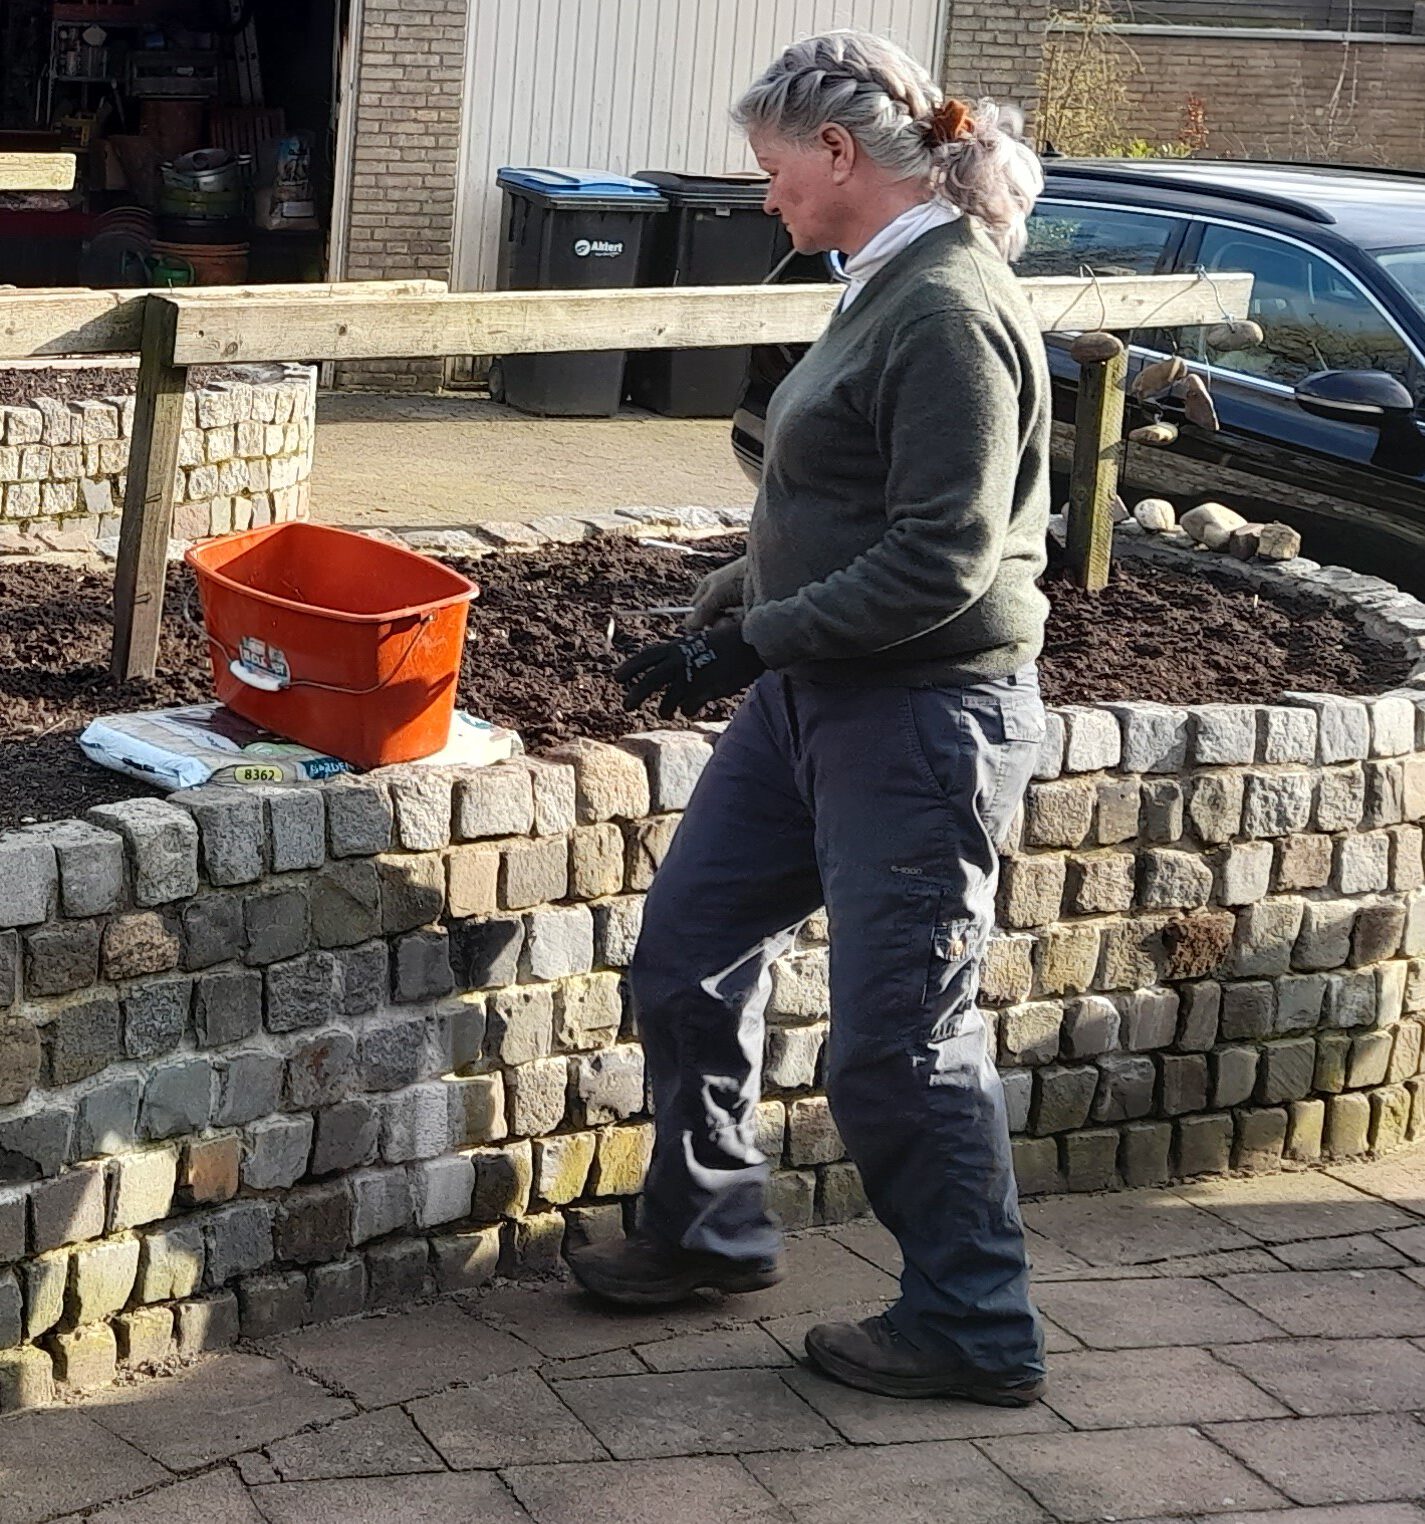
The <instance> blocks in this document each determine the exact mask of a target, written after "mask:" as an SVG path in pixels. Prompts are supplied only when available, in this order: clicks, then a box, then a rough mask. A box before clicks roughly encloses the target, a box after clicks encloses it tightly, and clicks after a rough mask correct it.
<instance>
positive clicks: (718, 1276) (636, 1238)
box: [569, 1233, 786, 1307]
mask: <svg viewBox="0 0 1425 1524" xmlns="http://www.w3.org/2000/svg"><path fill="white" fill-rule="evenodd" d="M569 1268H570V1270H572V1271H573V1272H574V1279H575V1280H576V1281H578V1282H579V1284H580V1285H581V1286H582V1287H583V1288H584V1290H585V1291H588V1292H591V1293H592V1294H593V1295H594V1296H596V1297H599V1298H601V1299H602V1300H603V1301H605V1302H617V1303H618V1304H619V1305H620V1306H623V1307H663V1306H667V1305H669V1304H670V1303H673V1302H683V1301H686V1300H687V1299H688V1298H689V1297H690V1296H692V1294H693V1293H694V1292H695V1291H726V1292H732V1293H736V1292H742V1291H765V1290H766V1289H767V1288H768V1287H769V1286H775V1285H776V1284H777V1283H778V1282H779V1281H780V1280H781V1279H782V1277H783V1276H784V1275H785V1274H786V1269H785V1267H784V1266H783V1264H782V1256H781V1255H780V1254H777V1255H773V1256H771V1257H770V1258H767V1259H729V1258H727V1256H726V1255H723V1254H702V1253H699V1252H697V1251H696V1250H693V1249H680V1248H679V1247H678V1246H677V1245H676V1244H666V1243H662V1242H660V1241H659V1240H658V1239H656V1238H650V1237H649V1236H648V1235H647V1234H645V1233H631V1234H629V1236H628V1237H627V1238H617V1239H613V1240H611V1241H610V1242H609V1243H602V1244H588V1245H586V1246H585V1247H584V1248H582V1249H575V1250H574V1251H573V1252H572V1253H571V1254H570V1255H569Z"/></svg>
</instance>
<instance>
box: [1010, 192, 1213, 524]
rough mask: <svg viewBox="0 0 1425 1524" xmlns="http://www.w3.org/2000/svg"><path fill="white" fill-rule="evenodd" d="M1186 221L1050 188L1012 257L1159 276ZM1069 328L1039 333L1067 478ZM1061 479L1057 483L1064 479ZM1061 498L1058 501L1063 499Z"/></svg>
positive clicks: (1027, 268) (1022, 269) (1049, 271)
mask: <svg viewBox="0 0 1425 1524" xmlns="http://www.w3.org/2000/svg"><path fill="white" fill-rule="evenodd" d="M1188 225H1189V224H1188V219H1187V218H1186V217H1183V216H1177V215H1174V214H1173V213H1171V212H1160V211H1152V210H1149V209H1145V208H1142V207H1125V206H1117V205H1106V204H1100V203H1098V202H1095V201H1090V200H1074V199H1071V198H1070V197H1069V196H1068V195H1067V194H1064V193H1058V192H1055V191H1053V190H1052V189H1051V190H1050V191H1049V192H1048V193H1046V194H1045V196H1044V197H1042V198H1041V199H1040V201H1039V203H1038V204H1037V205H1036V207H1035V209H1034V213H1033V215H1032V216H1031V217H1030V219H1029V228H1028V233H1029V242H1028V244H1027V246H1026V248H1025V250H1024V253H1023V254H1022V255H1021V256H1020V257H1019V259H1018V260H1016V261H1015V270H1016V272H1017V273H1018V274H1020V275H1088V276H1113V275H1157V274H1161V273H1163V272H1164V271H1166V270H1170V269H1172V267H1173V264H1174V262H1175V260H1176V258H1177V255H1178V253H1179V250H1180V248H1181V245H1182V242H1183V239H1184V238H1185V237H1186V235H1187V230H1188ZM1073 337H1074V336H1073V334H1062V333H1059V334H1056V333H1048V334H1045V335H1044V342H1045V347H1046V348H1047V350H1048V353H1049V371H1050V375H1051V376H1052V378H1053V393H1054V472H1055V476H1056V478H1061V479H1062V478H1066V477H1067V473H1068V469H1069V464H1070V462H1071V460H1072V458H1073V448H1074V445H1073V423H1074V404H1075V398H1076V397H1077V395H1078V384H1079V367H1078V366H1077V365H1076V364H1075V363H1074V361H1073V359H1072V358H1071V357H1070V355H1069V345H1070V343H1071V342H1072V340H1073ZM1119 337H1120V338H1121V339H1123V340H1124V342H1125V343H1128V344H1129V345H1130V366H1133V367H1134V368H1136V364H1138V363H1142V360H1143V356H1142V354H1141V353H1139V352H1137V351H1136V350H1135V349H1134V347H1133V346H1134V344H1135V340H1136V338H1137V335H1134V334H1130V333H1120V334H1119ZM1058 485H1059V486H1060V487H1061V488H1062V487H1063V485H1064V481H1063V480H1060V481H1059V482H1058ZM1061 500H1062V499H1061Z"/></svg>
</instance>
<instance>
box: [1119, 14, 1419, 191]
mask: <svg viewBox="0 0 1425 1524" xmlns="http://www.w3.org/2000/svg"><path fill="white" fill-rule="evenodd" d="M1124 43H1125V45H1126V46H1128V47H1131V49H1132V51H1133V54H1134V55H1135V57H1136V59H1137V69H1136V73H1135V77H1134V79H1133V80H1132V82H1131V85H1130V93H1131V97H1132V101H1133V106H1132V112H1133V114H1132V117H1131V120H1130V121H1129V123H1127V124H1126V126H1125V134H1124V135H1125V136H1126V137H1143V138H1147V139H1149V140H1150V141H1153V142H1158V141H1164V142H1166V141H1171V140H1172V139H1173V138H1176V137H1177V135H1178V132H1179V131H1180V130H1181V128H1182V125H1183V108H1184V106H1185V104H1186V101H1187V97H1188V96H1189V95H1198V96H1200V97H1201V98H1202V100H1203V102H1204V104H1205V106H1206V110H1207V126H1208V131H1209V133H1210V138H1209V148H1208V152H1209V154H1211V155H1212V156H1214V157H1220V158H1273V159H1310V160H1322V161H1326V160H1336V161H1353V162H1358V163H1373V164H1389V165H1397V166H1402V167H1408V168H1425V46H1422V45H1419V44H1415V43H1411V42H1359V41H1358V42H1353V43H1350V44H1349V45H1348V44H1344V43H1341V42H1336V41H1320V40H1312V39H1308V38H1300V39H1298V38H1294V37H1292V36H1291V35H1290V34H1278V35H1277V36H1274V37H1271V38H1263V37H1248V38H1239V37H1231V36H1223V35H1221V34H1217V33H1212V32H1208V31H1204V32H1203V33H1202V34H1201V35H1200V36H1194V35H1192V34H1191V33H1190V32H1177V33H1174V34H1173V35H1171V36H1162V35H1152V34H1145V33H1141V32H1133V31H1131V30H1130V31H1128V32H1127V33H1126V34H1125V36H1124Z"/></svg>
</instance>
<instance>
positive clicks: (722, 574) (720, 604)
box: [683, 556, 747, 630]
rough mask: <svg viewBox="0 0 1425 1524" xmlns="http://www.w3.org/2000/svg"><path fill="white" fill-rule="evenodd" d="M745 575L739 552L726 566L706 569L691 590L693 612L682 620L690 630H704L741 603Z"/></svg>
mask: <svg viewBox="0 0 1425 1524" xmlns="http://www.w3.org/2000/svg"><path fill="white" fill-rule="evenodd" d="M746 576H747V557H746V556H739V557H738V558H737V560H735V561H729V562H728V564H727V565H726V566H719V567H718V569H717V570H716V571H714V572H709V573H708V574H707V576H706V577H704V578H703V580H702V581H701V582H699V583H698V585H697V588H696V590H695V591H694V593H693V612H692V613H691V614H689V615H688V617H687V619H685V620H684V621H683V622H684V623H685V624H686V625H687V627H688V628H689V629H690V630H706V629H708V628H709V627H710V626H711V625H715V624H716V623H717V622H718V620H720V619H723V618H725V617H726V616H727V615H729V614H731V613H732V612H733V611H734V610H735V609H739V608H741V607H742V587H743V582H744V581H745V579H746Z"/></svg>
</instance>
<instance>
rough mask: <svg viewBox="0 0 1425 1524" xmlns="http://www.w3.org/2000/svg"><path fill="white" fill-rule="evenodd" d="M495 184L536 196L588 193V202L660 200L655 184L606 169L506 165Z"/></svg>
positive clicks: (576, 195) (573, 195) (584, 194)
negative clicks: (516, 166)
mask: <svg viewBox="0 0 1425 1524" xmlns="http://www.w3.org/2000/svg"><path fill="white" fill-rule="evenodd" d="M495 183H496V184H497V185H499V186H502V187H508V188H509V189H511V190H522V191H534V192H535V193H536V194H537V195H544V196H558V197H560V198H561V199H563V198H564V197H566V196H570V197H579V196H587V197H588V198H589V199H590V200H591V201H660V200H661V199H662V197H661V196H660V195H659V191H658V187H657V186H656V185H650V184H649V183H648V182H647V181H646V180H635V179H634V178H633V177H632V176H631V175H616V174H612V173H611V172H610V171H608V170H605V169H544V168H541V169H519V168H514V167H506V168H504V169H502V170H500V172H499V174H498V175H497V176H496V177H495Z"/></svg>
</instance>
